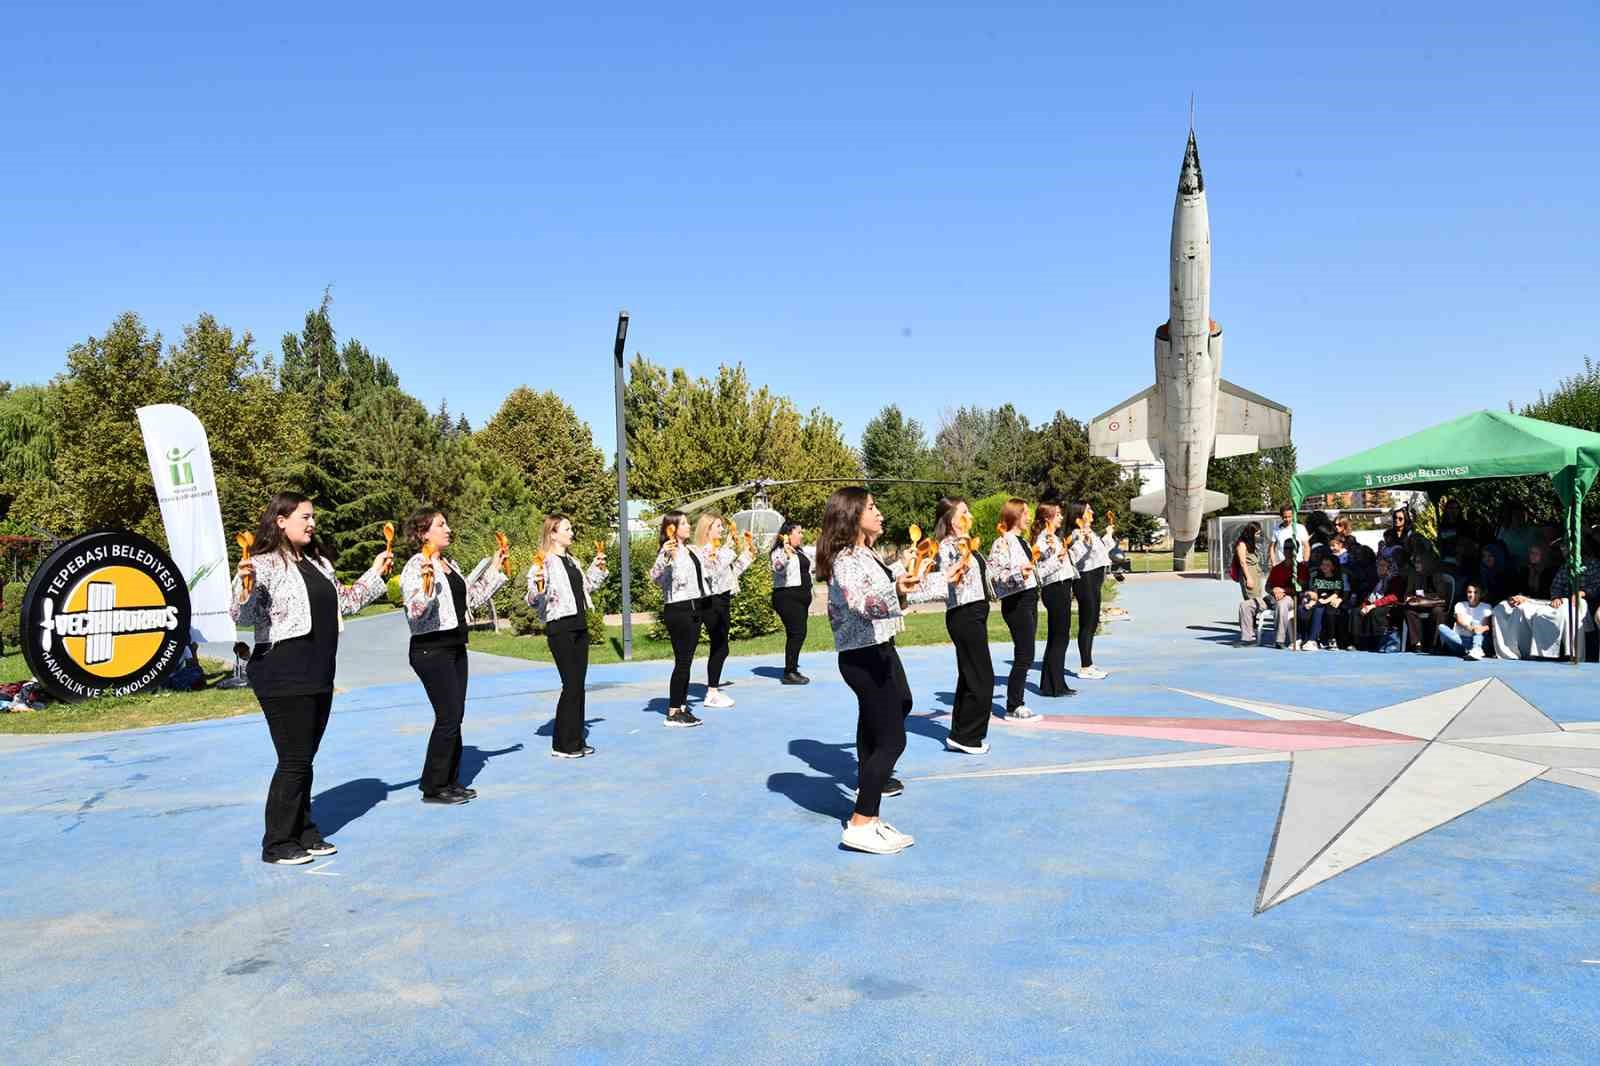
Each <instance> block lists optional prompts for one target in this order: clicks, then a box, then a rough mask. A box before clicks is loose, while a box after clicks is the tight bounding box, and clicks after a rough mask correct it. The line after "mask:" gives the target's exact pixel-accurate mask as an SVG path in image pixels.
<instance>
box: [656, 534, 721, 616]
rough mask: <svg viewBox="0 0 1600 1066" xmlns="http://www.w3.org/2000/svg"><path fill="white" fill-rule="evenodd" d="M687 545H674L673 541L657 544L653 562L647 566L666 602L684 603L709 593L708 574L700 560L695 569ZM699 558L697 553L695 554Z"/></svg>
mask: <svg viewBox="0 0 1600 1066" xmlns="http://www.w3.org/2000/svg"><path fill="white" fill-rule="evenodd" d="M692 551H694V549H693V548H691V547H678V546H677V544H676V542H675V541H668V542H667V543H665V544H663V545H661V550H660V551H659V552H657V553H656V561H655V565H654V566H652V567H650V580H651V581H654V582H655V583H656V584H658V585H660V586H661V595H662V598H663V599H664V600H665V602H667V603H684V602H686V601H688V600H699V599H704V598H705V597H707V596H709V595H711V587H710V586H711V575H710V574H709V573H707V572H706V564H705V562H704V561H701V563H700V568H699V569H698V570H697V569H696V568H695V565H694V562H693V560H691V559H690V558H689V553H690V552H692ZM695 558H696V559H699V558H700V556H699V555H698V554H696V555H695Z"/></svg>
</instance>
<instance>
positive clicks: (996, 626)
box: [471, 581, 1116, 663]
mask: <svg viewBox="0 0 1600 1066" xmlns="http://www.w3.org/2000/svg"><path fill="white" fill-rule="evenodd" d="M1115 590H1116V583H1115V582H1111V581H1108V582H1106V590H1105V593H1104V596H1103V598H1104V600H1105V602H1106V603H1110V602H1111V601H1112V600H1114V599H1115V598H1116V591H1115ZM806 622H807V625H806V643H805V648H804V650H805V651H832V650H833V629H832V628H831V627H830V626H829V625H828V619H827V618H825V617H823V616H822V615H815V614H814V615H811V616H810V617H809V618H807V620H806ZM1045 627H1046V618H1045V611H1044V608H1043V607H1040V608H1039V644H1040V647H1041V653H1042V648H1043V645H1044V637H1045ZM606 632H607V633H608V634H609V636H610V639H608V640H607V641H606V643H604V644H596V645H594V646H593V647H591V648H590V649H589V662H591V663H619V662H621V661H622V627H621V626H607V627H606ZM1072 632H1073V634H1074V635H1076V634H1077V632H1078V616H1077V611H1076V609H1074V611H1073V615H1072ZM649 633H650V627H649V626H648V625H636V626H634V627H633V658H634V661H635V662H638V661H641V660H645V659H670V658H672V645H671V644H670V643H669V642H667V641H665V640H652V639H650V636H649ZM989 639H990V641H992V642H995V643H1008V642H1009V641H1010V640H1011V632H1010V630H1008V629H1006V623H1005V620H1004V619H1003V618H1001V617H1000V608H999V606H998V605H991V607H990V611H989ZM471 641H472V650H473V651H483V652H489V653H490V654H492V655H509V656H514V657H516V658H518V659H535V660H538V661H539V662H553V661H554V660H553V659H552V658H551V655H550V645H549V644H548V643H546V641H545V639H544V637H542V636H539V637H518V636H513V635H512V634H510V633H489V632H475V633H473V634H472V636H471ZM895 643H896V644H898V645H899V646H900V647H902V648H907V647H912V646H915V645H919V644H948V643H950V635H949V634H948V633H946V632H945V628H944V612H943V611H929V612H926V613H918V614H908V615H906V628H905V630H904V631H903V632H902V633H901V634H900V635H899V636H898V637H896V638H895ZM704 644H705V640H704V637H702V638H701V645H702V647H703V646H704ZM783 645H784V635H783V633H782V631H781V630H780V631H779V632H777V633H769V634H767V635H766V636H764V637H751V638H749V639H747V640H735V641H733V642H732V643H731V644H730V645H729V654H730V655H780V656H781V655H782V654H783Z"/></svg>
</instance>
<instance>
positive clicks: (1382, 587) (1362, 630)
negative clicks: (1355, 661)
mask: <svg viewBox="0 0 1600 1066" xmlns="http://www.w3.org/2000/svg"><path fill="white" fill-rule="evenodd" d="M1377 565H1378V580H1377V583H1376V584H1374V585H1373V586H1372V591H1371V592H1369V593H1367V595H1366V597H1365V598H1363V599H1362V601H1361V607H1360V613H1359V614H1358V615H1357V616H1356V647H1358V648H1360V649H1361V650H1362V651H1382V650H1383V648H1384V646H1385V644H1386V643H1387V642H1388V638H1389V633H1390V631H1391V630H1392V629H1393V628H1394V625H1395V623H1396V621H1397V619H1396V617H1395V616H1396V612H1397V610H1398V609H1399V608H1400V601H1401V599H1402V598H1403V597H1404V596H1405V593H1406V579H1405V577H1404V575H1401V574H1392V573H1390V572H1389V567H1390V563H1389V560H1388V558H1387V557H1385V556H1382V555H1380V556H1378V564H1377ZM1395 650H1396V651H1398V650H1399V648H1398V647H1397V648H1396V649H1395Z"/></svg>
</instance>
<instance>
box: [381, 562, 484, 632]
mask: <svg viewBox="0 0 1600 1066" xmlns="http://www.w3.org/2000/svg"><path fill="white" fill-rule="evenodd" d="M424 565H426V560H425V559H424V558H423V556H422V553H421V552H418V553H417V554H415V555H413V556H412V557H411V558H410V559H408V560H406V567H405V569H404V570H402V571H400V594H401V596H402V598H403V599H404V600H405V607H406V624H407V625H409V626H410V627H411V635H412V636H414V637H420V636H423V635H424V634H427V633H437V632H439V631H441V630H443V631H449V630H452V629H454V628H455V627H456V625H457V624H458V623H459V622H460V621H462V620H461V619H458V618H456V598H455V597H454V596H452V595H450V590H449V588H448V587H447V586H448V584H449V583H448V582H446V581H441V580H439V578H438V575H437V574H436V575H435V576H434V581H433V589H432V590H431V592H430V593H429V594H428V595H426V596H424V595H423V594H422V568H423V566H424ZM444 565H445V567H446V568H447V569H449V570H452V571H454V572H455V573H457V574H459V575H460V576H461V580H463V581H466V579H467V575H466V574H465V573H463V572H462V570H461V568H460V567H459V566H457V565H456V564H455V563H454V562H453V561H451V560H450V559H445V560H444ZM480 565H481V563H480ZM507 580H508V578H507V577H506V575H505V574H504V573H503V572H502V571H501V570H500V568H499V567H498V566H487V567H484V569H483V573H481V574H479V575H478V580H476V581H473V582H470V583H468V585H467V606H468V607H473V608H476V607H482V606H483V605H484V604H486V603H488V602H489V597H491V596H493V595H494V594H495V593H496V592H499V591H500V586H502V585H504V584H505V583H506V581H507Z"/></svg>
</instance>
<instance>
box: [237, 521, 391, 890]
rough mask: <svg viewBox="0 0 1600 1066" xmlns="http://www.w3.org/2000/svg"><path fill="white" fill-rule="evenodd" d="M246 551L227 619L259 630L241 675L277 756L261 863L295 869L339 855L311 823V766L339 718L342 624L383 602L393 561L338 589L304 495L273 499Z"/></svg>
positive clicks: (383, 555) (385, 559) (383, 560)
mask: <svg viewBox="0 0 1600 1066" xmlns="http://www.w3.org/2000/svg"><path fill="white" fill-rule="evenodd" d="M248 541H249V545H250V551H251V552H252V553H253V554H251V555H249V556H248V557H246V558H242V559H241V560H240V561H239V569H238V572H237V573H236V574H235V576H234V579H233V596H232V598H231V599H230V600H229V605H228V613H229V614H230V615H232V616H233V620H234V622H235V623H236V624H238V625H241V626H244V625H252V624H253V625H254V626H255V648H254V650H253V651H252V652H251V654H250V663H249V665H248V666H247V667H246V668H245V671H246V673H247V674H248V675H249V677H250V687H251V688H252V689H254V690H255V694H256V699H257V700H259V701H260V702H261V711H262V714H263V715H264V716H265V717H266V720H267V729H268V731H269V732H270V733H271V734H272V746H273V748H274V749H275V750H276V751H277V755H278V765H277V769H276V770H275V771H274V772H273V775H272V784H271V786H270V787H269V788H268V789H267V805H266V832H265V833H264V834H263V835H262V838H261V861H262V862H269V863H276V864H279V865H285V866H298V865H300V864H302V863H307V862H310V861H311V860H312V858H313V857H316V856H321V855H332V854H333V853H334V852H335V851H337V850H338V849H337V848H335V847H334V846H333V845H332V844H331V843H329V842H328V841H327V840H324V839H323V836H322V832H321V831H320V830H319V829H318V828H317V824H316V823H315V822H313V821H312V820H311V784H312V763H313V761H314V760H315V759H316V757H317V749H318V748H319V747H320V746H321V745H322V735H323V733H324V731H326V730H327V728H328V714H329V712H330V711H331V710H332V709H333V677H334V670H335V662H336V659H337V657H338V653H339V633H340V632H341V631H342V630H343V629H344V620H343V618H342V617H341V616H342V615H347V614H354V613H356V612H357V611H359V610H360V609H361V608H363V607H365V606H366V605H367V604H369V603H371V602H372V601H373V600H375V599H377V598H378V597H379V596H381V595H383V592H384V588H385V583H384V580H383V571H384V568H385V567H386V566H387V565H388V564H389V562H390V561H391V560H392V559H393V556H392V555H391V554H390V553H389V552H387V551H384V552H380V553H379V554H378V556H377V558H375V559H374V560H373V561H372V566H371V567H369V568H368V569H367V572H366V573H364V574H362V575H361V576H360V577H359V578H357V579H356V582H355V584H353V585H350V586H348V587H346V586H342V585H340V584H339V579H338V578H337V577H336V576H335V575H334V572H333V561H332V558H331V557H330V555H329V551H328V549H327V548H326V547H325V546H324V544H323V542H322V540H321V538H319V537H318V536H317V520H316V515H315V513H314V511H313V508H312V506H311V500H310V499H309V498H308V497H306V496H303V495H301V494H300V493H298V492H280V493H278V494H277V495H276V496H274V497H273V498H272V501H271V502H270V503H268V504H267V509H266V512H265V513H264V514H263V515H262V516H261V524H260V525H259V526H258V527H257V528H256V531H255V533H254V534H252V535H251V536H250V537H249V538H248Z"/></svg>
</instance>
